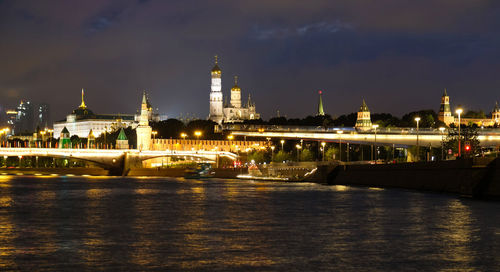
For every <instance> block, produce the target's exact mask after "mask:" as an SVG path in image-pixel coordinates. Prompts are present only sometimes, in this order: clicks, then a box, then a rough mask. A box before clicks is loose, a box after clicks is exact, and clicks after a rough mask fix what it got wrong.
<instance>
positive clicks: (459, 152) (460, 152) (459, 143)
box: [455, 108, 463, 158]
mask: <svg viewBox="0 0 500 272" xmlns="http://www.w3.org/2000/svg"><path fill="white" fill-rule="evenodd" d="M455 112H456V113H457V114H458V157H459V158H460V157H461V156H462V147H461V144H462V143H461V138H460V114H462V112H463V110H462V109H460V108H458V109H457V110H456V111H455Z"/></svg>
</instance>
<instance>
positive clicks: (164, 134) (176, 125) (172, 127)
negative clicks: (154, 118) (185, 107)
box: [151, 119, 186, 139]
mask: <svg viewBox="0 0 500 272" xmlns="http://www.w3.org/2000/svg"><path fill="white" fill-rule="evenodd" d="M151 127H152V129H153V130H155V131H158V136H157V137H158V138H163V139H169V138H174V139H175V138H179V137H180V135H181V133H182V132H185V131H184V130H186V126H185V125H184V123H183V122H181V121H180V120H177V119H167V120H163V121H160V122H152V123H151Z"/></svg>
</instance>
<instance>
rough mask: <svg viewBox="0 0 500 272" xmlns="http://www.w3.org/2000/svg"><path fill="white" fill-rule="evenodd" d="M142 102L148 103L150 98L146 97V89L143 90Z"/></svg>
mask: <svg viewBox="0 0 500 272" xmlns="http://www.w3.org/2000/svg"><path fill="white" fill-rule="evenodd" d="M142 104H146V105H147V104H148V99H147V98H146V90H144V91H142Z"/></svg>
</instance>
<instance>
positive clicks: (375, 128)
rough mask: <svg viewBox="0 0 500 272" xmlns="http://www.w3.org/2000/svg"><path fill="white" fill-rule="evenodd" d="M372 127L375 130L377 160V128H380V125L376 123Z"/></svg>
mask: <svg viewBox="0 0 500 272" xmlns="http://www.w3.org/2000/svg"><path fill="white" fill-rule="evenodd" d="M372 128H373V129H374V130H375V161H377V128H378V125H377V124H375V125H373V126H372ZM372 161H373V146H372Z"/></svg>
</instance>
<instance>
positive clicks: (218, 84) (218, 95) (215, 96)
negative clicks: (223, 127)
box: [208, 55, 224, 124]
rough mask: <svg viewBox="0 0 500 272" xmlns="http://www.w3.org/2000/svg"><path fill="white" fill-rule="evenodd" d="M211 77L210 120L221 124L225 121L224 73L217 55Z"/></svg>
mask: <svg viewBox="0 0 500 272" xmlns="http://www.w3.org/2000/svg"><path fill="white" fill-rule="evenodd" d="M211 75H212V86H211V90H210V114H209V115H208V119H210V120H212V121H214V122H217V123H219V124H221V123H222V120H223V119H224V113H223V101H222V80H221V75H222V71H221V69H220V68H219V65H218V58H217V55H216V56H215V65H214V67H213V68H212V71H211Z"/></svg>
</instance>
